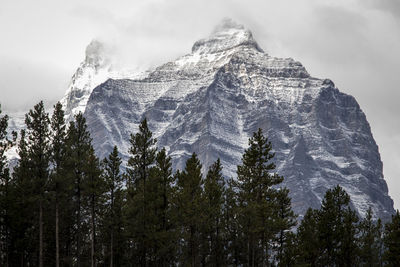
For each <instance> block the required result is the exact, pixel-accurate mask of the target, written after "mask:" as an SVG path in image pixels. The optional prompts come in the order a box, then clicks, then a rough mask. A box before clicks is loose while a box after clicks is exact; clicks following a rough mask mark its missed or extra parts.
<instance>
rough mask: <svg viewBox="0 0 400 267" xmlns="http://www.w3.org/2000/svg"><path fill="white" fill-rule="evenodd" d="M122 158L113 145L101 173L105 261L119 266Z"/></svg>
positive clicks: (121, 239) (121, 245)
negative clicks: (102, 179)
mask: <svg viewBox="0 0 400 267" xmlns="http://www.w3.org/2000/svg"><path fill="white" fill-rule="evenodd" d="M121 163H122V160H121V158H120V157H119V155H118V148H117V147H116V146H114V149H113V151H112V152H111V153H110V155H109V156H108V158H105V159H104V160H103V175H104V182H105V187H106V195H105V199H104V201H105V203H107V204H106V207H105V213H104V214H103V231H102V232H103V233H102V235H103V243H104V244H106V245H105V249H106V251H107V253H106V257H105V263H107V264H108V263H109V266H110V267H112V266H114V265H115V266H120V265H121V264H122V261H121V260H122V258H123V255H124V250H123V247H124V245H123V242H124V240H123V236H122V230H123V220H122V205H123V199H124V192H123V187H122V186H123V176H122V174H121V171H120V168H121Z"/></svg>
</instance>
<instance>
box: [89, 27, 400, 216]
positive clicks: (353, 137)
mask: <svg viewBox="0 0 400 267" xmlns="http://www.w3.org/2000/svg"><path fill="white" fill-rule="evenodd" d="M85 107H86V110H85V116H86V118H87V122H88V125H89V129H90V131H91V134H92V137H93V143H94V146H95V149H96V151H97V153H98V154H99V156H100V157H105V156H106V155H107V154H108V153H109V152H110V151H111V149H112V147H113V146H114V145H118V147H119V148H120V150H121V152H122V155H123V156H124V158H125V159H126V158H127V157H128V154H127V151H128V148H129V135H130V133H135V132H137V130H138V125H139V123H140V121H141V120H142V119H143V118H144V117H146V118H147V119H148V121H149V126H150V129H151V130H152V131H153V133H154V136H155V137H156V138H157V139H158V146H159V147H166V148H167V150H168V151H169V154H170V155H171V157H172V158H173V167H174V168H175V169H181V168H183V167H184V163H185V161H186V159H187V158H188V157H189V156H190V154H191V153H192V152H196V153H197V154H198V155H199V158H200V160H201V161H202V163H203V166H204V168H203V171H204V172H205V171H206V169H207V167H208V166H209V165H210V164H212V163H213V162H214V161H215V160H216V159H217V158H220V159H221V162H222V164H223V166H224V174H225V175H226V176H227V177H235V176H236V165H237V164H240V162H241V156H242V153H243V152H244V150H245V149H246V148H247V145H248V138H249V137H250V136H251V135H252V133H253V132H254V131H256V130H257V129H258V128H259V127H261V128H262V129H263V130H264V132H265V133H266V135H267V136H268V138H269V139H270V141H271V142H272V145H273V149H274V150H275V152H276V157H275V160H276V164H277V172H278V173H279V174H281V175H283V176H284V177H285V180H284V184H285V185H286V186H287V187H288V188H289V189H290V194H291V197H292V205H293V208H294V210H295V212H296V213H298V214H300V215H302V214H304V213H305V211H306V209H307V208H308V207H313V208H317V207H319V205H320V201H321V199H322V198H323V196H324V193H325V191H326V190H327V189H329V188H332V187H334V186H335V185H337V184H340V185H341V186H342V187H344V188H345V190H346V191H347V192H348V193H349V194H350V195H351V199H352V202H353V203H352V204H353V206H354V207H355V208H356V209H357V211H358V212H359V213H360V215H364V214H365V212H366V210H367V209H368V208H369V207H370V206H371V207H372V208H373V210H374V213H375V214H376V215H377V216H378V217H381V218H383V219H387V218H389V217H390V215H391V214H392V213H393V212H394V209H393V201H392V199H391V198H390V197H389V195H388V189H387V185H386V182H385V180H384V178H383V173H382V162H381V159H380V155H379V151H378V146H377V145H376V143H375V141H374V138H373V136H372V134H371V130H370V126H369V124H368V122H367V120H366V117H365V115H364V113H363V112H362V110H361V109H360V107H359V105H358V104H357V102H356V100H355V99H354V98H353V97H352V96H349V95H346V94H344V93H341V92H340V91H339V90H338V89H337V88H336V87H335V85H334V83H333V82H332V81H330V80H326V79H325V80H324V79H317V78H314V77H311V76H310V75H309V74H308V73H307V71H306V69H305V68H304V67H303V66H302V65H301V63H299V62H296V61H294V60H293V59H290V58H275V57H271V56H269V55H268V54H266V53H264V52H263V50H262V49H261V48H259V46H258V45H257V42H256V41H255V40H254V39H253V36H252V34H251V32H250V31H249V30H247V29H245V28H244V27H243V26H241V25H238V24H236V23H234V22H232V21H224V23H223V24H222V25H220V26H219V27H217V30H216V31H215V32H214V33H213V34H212V35H211V36H210V37H209V38H208V39H204V40H200V41H198V42H196V43H195V44H194V46H193V49H192V53H191V54H188V55H185V56H183V57H181V58H179V59H177V60H175V61H172V62H168V63H166V64H164V65H162V66H160V67H158V68H156V69H155V70H154V71H152V72H150V73H148V74H147V76H146V77H144V78H141V79H136V80H135V79H114V80H113V79H109V80H107V81H106V82H104V83H103V84H101V85H99V86H98V87H96V88H95V89H94V90H93V92H91V94H90V98H89V100H88V102H87V105H86V106H85Z"/></svg>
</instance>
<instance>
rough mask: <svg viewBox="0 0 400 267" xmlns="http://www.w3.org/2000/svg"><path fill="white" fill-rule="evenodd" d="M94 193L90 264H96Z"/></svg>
mask: <svg viewBox="0 0 400 267" xmlns="http://www.w3.org/2000/svg"><path fill="white" fill-rule="evenodd" d="M94 200H95V199H94V195H92V205H91V206H92V216H91V217H92V218H91V228H92V229H91V230H92V238H91V239H92V240H91V266H92V267H94V266H96V257H95V244H96V241H95V238H96V233H95V232H96V228H95V209H94Z"/></svg>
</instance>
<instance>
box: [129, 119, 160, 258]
mask: <svg viewBox="0 0 400 267" xmlns="http://www.w3.org/2000/svg"><path fill="white" fill-rule="evenodd" d="M130 143H131V148H130V149H129V153H130V155H131V157H130V158H129V160H128V170H127V171H128V177H129V180H128V196H127V197H128V199H127V206H126V207H127V209H126V216H127V218H126V219H127V223H128V225H127V227H128V233H129V236H130V238H131V241H130V250H131V252H132V254H131V258H132V261H133V262H134V264H137V265H141V266H147V265H148V264H149V263H148V259H149V258H150V257H149V251H148V248H149V247H150V244H149V242H150V235H151V228H150V227H149V226H150V225H152V223H153V222H151V221H150V220H151V219H152V218H151V217H150V214H149V212H148V206H149V202H150V201H151V194H149V193H148V188H149V184H148V182H149V177H150V170H151V168H152V167H153V164H154V162H155V157H156V148H155V143H156V140H155V139H153V138H152V133H151V131H150V130H149V128H148V126H147V120H146V119H144V120H143V121H142V123H141V124H140V126H139V132H138V133H136V134H135V135H134V134H131V138H130ZM135 260H138V261H135Z"/></svg>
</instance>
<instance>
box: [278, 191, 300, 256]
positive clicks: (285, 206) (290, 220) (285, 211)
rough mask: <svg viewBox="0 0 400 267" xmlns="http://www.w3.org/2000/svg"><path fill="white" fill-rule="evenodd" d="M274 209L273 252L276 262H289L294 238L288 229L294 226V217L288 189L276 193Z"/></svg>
mask: <svg viewBox="0 0 400 267" xmlns="http://www.w3.org/2000/svg"><path fill="white" fill-rule="evenodd" d="M276 209H277V214H276V215H277V216H276V218H275V220H274V226H275V229H274V232H276V235H275V238H274V241H275V242H274V243H275V245H274V247H273V248H274V250H275V251H276V262H277V263H278V262H283V261H284V259H286V261H287V262H291V260H290V258H291V255H290V254H292V252H291V251H290V250H291V248H289V247H290V246H292V243H293V240H294V237H293V236H292V232H291V231H290V229H292V227H294V226H295V225H296V216H295V214H294V212H293V211H292V207H291V200H290V197H289V189H287V188H282V189H281V190H279V191H278V192H276Z"/></svg>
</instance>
